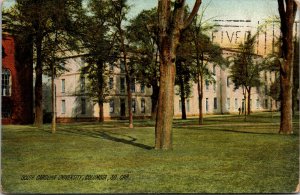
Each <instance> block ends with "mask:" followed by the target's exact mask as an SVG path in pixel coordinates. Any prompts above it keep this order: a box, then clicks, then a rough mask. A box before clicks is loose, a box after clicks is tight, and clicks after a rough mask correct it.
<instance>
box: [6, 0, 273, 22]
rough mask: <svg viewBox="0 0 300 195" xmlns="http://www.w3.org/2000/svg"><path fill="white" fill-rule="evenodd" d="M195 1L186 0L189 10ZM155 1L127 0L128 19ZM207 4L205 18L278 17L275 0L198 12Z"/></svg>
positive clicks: (242, 0)
mask: <svg viewBox="0 0 300 195" xmlns="http://www.w3.org/2000/svg"><path fill="white" fill-rule="evenodd" d="M1 1H3V7H9V6H11V5H12V4H13V3H14V2H15V0H1ZM194 1H195V0H187V3H188V4H189V6H190V8H192V5H193V3H194ZM157 2H158V1H157V0H128V3H129V5H131V12H130V13H129V17H130V18H131V17H134V16H136V15H137V14H138V13H139V12H140V11H142V10H143V9H151V8H153V7H155V6H157ZM208 4H209V6H208V8H207V10H206V12H205V16H206V18H212V17H213V18H215V17H216V18H218V19H224V18H226V19H251V20H262V19H265V18H268V17H271V16H274V15H278V9H277V1H276V0H203V1H202V5H201V7H200V10H201V9H203V7H206V6H207V5H208Z"/></svg>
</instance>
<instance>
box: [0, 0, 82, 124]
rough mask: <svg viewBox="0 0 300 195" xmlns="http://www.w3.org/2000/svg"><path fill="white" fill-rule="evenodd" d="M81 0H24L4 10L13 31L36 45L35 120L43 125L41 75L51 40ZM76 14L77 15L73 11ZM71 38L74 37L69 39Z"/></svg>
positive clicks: (68, 20) (50, 49) (51, 49)
mask: <svg viewBox="0 0 300 195" xmlns="http://www.w3.org/2000/svg"><path fill="white" fill-rule="evenodd" d="M80 3H81V1H80V0H64V1H59V0H47V1H45V0H22V1H17V3H16V5H15V6H14V7H13V8H11V9H10V10H8V11H7V12H6V13H5V17H6V18H7V21H8V23H9V26H10V28H11V29H12V30H13V32H15V33H18V35H19V36H21V37H23V39H24V40H27V44H32V45H33V46H34V51H35V52H34V55H35V58H34V59H35V75H36V77H35V108H34V110H35V121H34V123H35V124H36V125H37V126H38V127H40V126H41V125H42V124H43V105H42V99H43V96H42V75H43V68H45V66H46V63H47V62H46V61H50V60H49V59H50V58H51V55H50V56H49V55H48V54H49V51H53V50H55V49H56V48H57V47H56V48H51V47H52V46H53V44H48V43H49V42H48V40H49V37H50V38H53V37H54V36H55V35H54V34H55V32H57V31H58V30H60V31H65V30H68V28H67V27H68V26H70V25H69V24H70V23H71V22H70V21H71V20H70V17H69V16H70V13H71V12H69V11H70V10H75V9H74V8H72V6H74V5H79V4H80ZM73 16H74V15H73ZM70 42H72V41H70Z"/></svg>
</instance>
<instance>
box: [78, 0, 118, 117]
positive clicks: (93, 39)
mask: <svg viewBox="0 0 300 195" xmlns="http://www.w3.org/2000/svg"><path fill="white" fill-rule="evenodd" d="M99 5H100V6H99ZM111 11H112V9H111V7H110V3H109V2H108V1H102V0H90V1H89V2H88V9H87V10H86V11H85V12H86V13H85V14H84V15H83V16H82V17H81V20H82V25H80V26H79V28H78V29H77V30H78V32H79V33H78V34H79V38H80V40H81V45H82V47H83V52H84V53H85V57H84V60H85V62H86V63H85V65H84V67H82V70H81V71H82V77H83V78H84V77H85V75H87V78H88V81H89V82H88V84H87V93H86V94H87V95H89V96H90V97H92V98H93V99H96V101H97V103H98V105H99V122H103V121H104V109H103V104H104V102H105V101H106V98H107V96H108V94H109V91H108V84H107V81H108V77H109V74H111V73H110V72H109V71H107V64H108V63H111V64H112V63H113V62H114V60H115V59H116V56H115V55H114V49H115V48H114V45H115V44H114V41H115V35H114V34H113V33H111V32H110V25H111V24H110V20H111V17H112V16H111Z"/></svg>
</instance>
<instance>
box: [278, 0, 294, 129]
mask: <svg viewBox="0 0 300 195" xmlns="http://www.w3.org/2000/svg"><path fill="white" fill-rule="evenodd" d="M278 9H279V15H280V20H281V27H280V29H281V33H282V40H281V41H282V45H281V51H282V56H281V57H282V59H283V60H282V61H281V65H280V90H281V116H280V129H279V133H283V134H291V133H293V126H292V86H293V56H294V44H293V26H294V21H295V15H296V11H297V5H296V3H295V1H292V0H290V1H285V2H284V1H283V0H278Z"/></svg>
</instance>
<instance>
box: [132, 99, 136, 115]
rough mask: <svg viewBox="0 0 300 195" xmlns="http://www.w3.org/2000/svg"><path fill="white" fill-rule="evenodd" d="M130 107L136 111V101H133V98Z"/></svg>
mask: <svg viewBox="0 0 300 195" xmlns="http://www.w3.org/2000/svg"><path fill="white" fill-rule="evenodd" d="M131 109H132V112H133V113H135V112H136V101H135V99H132V100H131Z"/></svg>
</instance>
